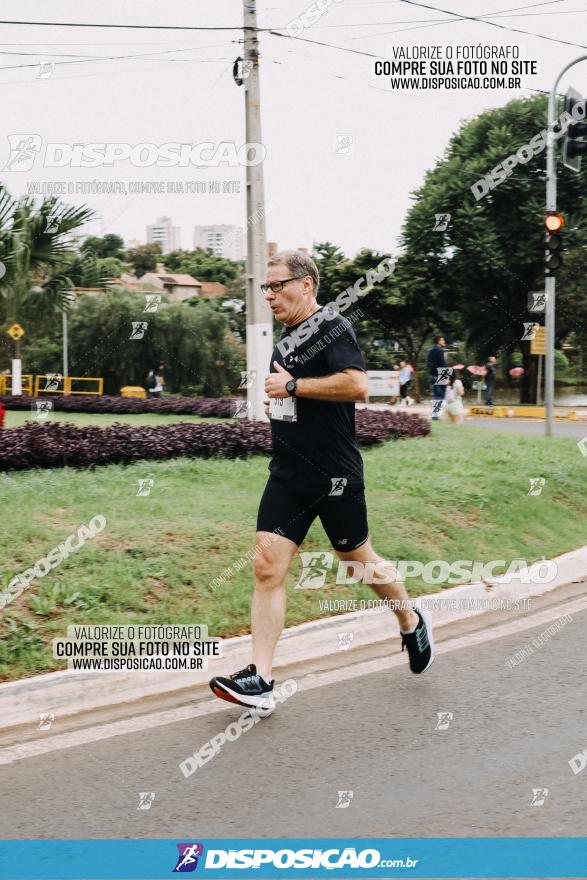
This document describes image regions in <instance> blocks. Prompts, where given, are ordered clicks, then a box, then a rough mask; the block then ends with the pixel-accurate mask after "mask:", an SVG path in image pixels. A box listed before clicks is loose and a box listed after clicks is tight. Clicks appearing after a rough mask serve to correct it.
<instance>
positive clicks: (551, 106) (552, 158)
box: [544, 55, 587, 437]
mask: <svg viewBox="0 0 587 880" xmlns="http://www.w3.org/2000/svg"><path fill="white" fill-rule="evenodd" d="M580 61H587V55H580V56H579V58H575V60H574V61H571V62H570V63H569V64H567V65H566V67H563V69H562V70H561V72H560V73H559V75H558V76H557V78H556V80H555V83H554V85H553V87H552V91H551V93H550V97H549V99H548V134H547V144H546V210H547V211H549V212H550V211H556V155H555V135H554V131H553V126H554V123H555V121H556V99H557V94H558V86H559V83H560V81H561V79H562V77H563V76H564V74H565V73H566V72H567V70H569V69H570V68H571V67H574V66H575V64H578V63H579V62H580ZM555 287H556V282H555V279H554V275H553V274H550V275H547V276H546V278H545V280H544V292H545V294H546V310H545V321H546V359H545V370H544V402H545V404H546V423H545V430H546V436H547V437H552V426H553V418H554V322H555V308H554V297H555Z"/></svg>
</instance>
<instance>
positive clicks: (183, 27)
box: [0, 20, 259, 31]
mask: <svg viewBox="0 0 587 880" xmlns="http://www.w3.org/2000/svg"><path fill="white" fill-rule="evenodd" d="M0 24H20V25H27V26H28V27H30V26H35V27H75V28H85V27H88V28H130V29H132V30H151V31H242V30H243V26H242V24H238V25H235V26H234V27H233V26H218V27H216V26H214V27H207V26H203V25H190V24H177V25H176V24H104V23H103V24H99V23H98V24H95V23H90V22H86V21H76V22H73V21H8V20H6V21H1V20H0ZM245 30H246V28H245ZM257 30H259V28H257Z"/></svg>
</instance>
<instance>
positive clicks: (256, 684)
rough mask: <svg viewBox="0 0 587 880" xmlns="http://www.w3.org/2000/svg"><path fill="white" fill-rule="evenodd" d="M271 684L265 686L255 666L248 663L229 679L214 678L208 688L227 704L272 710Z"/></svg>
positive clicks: (273, 706) (273, 703)
mask: <svg viewBox="0 0 587 880" xmlns="http://www.w3.org/2000/svg"><path fill="white" fill-rule="evenodd" d="M273 684H274V682H273V681H272V682H271V684H266V682H265V681H264V679H262V678H261V676H260V675H259V674H258V672H257V667H256V666H255V664H254V663H250V664H249V665H248V666H247V667H246V669H241V671H240V672H235V673H234V675H231V676H230V678H224V677H222V676H220V675H217V676H215V677H214V678H213V679H212V680H211V681H210V688H211V690H212V692H213V693H214V694H215V695H216V696H217V697H220V699H221V700H227V701H228V702H229V703H238V704H239V706H249V707H250V708H256V709H274V708H275V700H274V698H273Z"/></svg>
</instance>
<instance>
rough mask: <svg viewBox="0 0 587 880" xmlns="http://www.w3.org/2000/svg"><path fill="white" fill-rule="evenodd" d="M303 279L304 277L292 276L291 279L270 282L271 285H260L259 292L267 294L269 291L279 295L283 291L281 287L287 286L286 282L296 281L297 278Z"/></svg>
mask: <svg viewBox="0 0 587 880" xmlns="http://www.w3.org/2000/svg"><path fill="white" fill-rule="evenodd" d="M305 277H306V276H305V275H294V276H293V278H284V279H283V281H272V282H271V284H262V285H261V290H262V291H263V293H267V291H268V290H271V291H272V292H273V293H279V292H280V291H281V290H283V285H284V284H287V282H288V281H297V280H298V279H299V278H305Z"/></svg>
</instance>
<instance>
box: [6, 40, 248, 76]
mask: <svg viewBox="0 0 587 880" xmlns="http://www.w3.org/2000/svg"><path fill="white" fill-rule="evenodd" d="M231 42H232V41H231ZM226 45H230V43H228V44H227V43H215V44H213V45H210V46H190V47H189V48H187V49H164V50H161V51H159V52H140V53H139V54H138V55H110V56H109V55H101V56H99V57H97V58H81V59H80V60H79V61H58V62H56V63H57V64H59V66H62V65H65V64H89V63H90V62H96V61H127V60H131V59H146V60H149V61H180V60H182V59H179V58H167V59H165V58H152V57H150V56H153V55H169V54H172V53H175V52H196V51H198V50H205V49H214V48H217V47H218V46H226ZM40 54H44V53H40ZM186 60H187V61H194V62H196V63H200V62H202V61H204V60H212V61H214V60H218V61H223V60H226V59H221V58H219V59H201V58H189V59H186ZM39 63H40V62H38V61H37V62H35V63H32V64H13V65H5V66H3V67H0V70H20V69H21V68H25V67H38V66H39Z"/></svg>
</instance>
